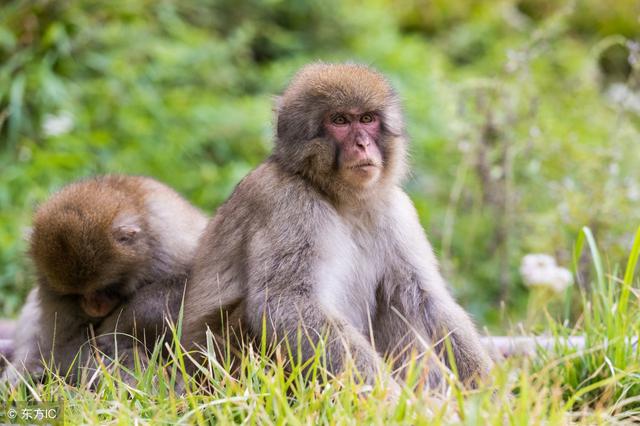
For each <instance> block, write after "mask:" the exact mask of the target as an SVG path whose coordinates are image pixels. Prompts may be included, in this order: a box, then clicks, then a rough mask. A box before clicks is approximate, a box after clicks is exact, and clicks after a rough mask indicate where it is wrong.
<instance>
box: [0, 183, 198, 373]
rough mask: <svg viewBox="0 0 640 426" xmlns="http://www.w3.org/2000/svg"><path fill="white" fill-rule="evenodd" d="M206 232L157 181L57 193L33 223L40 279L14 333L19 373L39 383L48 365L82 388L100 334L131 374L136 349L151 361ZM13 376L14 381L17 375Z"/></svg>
mask: <svg viewBox="0 0 640 426" xmlns="http://www.w3.org/2000/svg"><path fill="white" fill-rule="evenodd" d="M205 226H206V218H205V216H204V215H203V214H202V213H200V212H199V211H198V210H197V209H196V208H194V207H193V206H191V205H190V204H189V203H188V202H187V201H186V200H184V199H183V198H182V197H180V196H179V195H178V194H177V193H176V192H174V191H173V190H171V189H170V188H168V187H167V186H165V185H163V184H161V183H159V182H157V181H155V180H152V179H150V178H145V177H133V176H116V175H113V176H104V177H98V178H94V179H89V180H85V181H81V182H78V183H74V184H71V185H69V186H67V187H65V188H63V189H62V190H61V191H59V192H58V193H56V194H54V195H53V196H52V197H51V198H50V199H49V200H48V201H46V202H45V203H44V204H43V205H41V206H40V207H39V208H38V209H37V211H36V214H35V217H34V221H33V232H32V234H31V237H30V249H29V254H30V256H31V258H32V260H33V263H34V265H35V268H36V272H37V279H38V281H37V286H36V288H34V289H33V290H32V292H31V293H30V294H29V297H28V299H27V303H26V305H25V306H24V308H23V311H22V314H21V316H20V319H19V320H18V325H17V327H16V333H15V336H14V343H13V345H14V347H15V351H14V354H13V356H12V357H11V361H12V364H13V365H14V367H16V368H17V371H18V372H21V373H23V372H27V373H30V374H32V375H34V376H39V375H41V374H42V372H43V369H44V367H45V364H46V365H49V366H51V367H53V368H54V369H58V370H59V371H60V373H61V374H63V375H67V377H68V378H69V379H70V380H71V381H74V380H76V379H78V378H79V377H78V375H77V372H78V367H86V366H88V365H89V364H90V361H91V359H92V357H93V356H94V354H92V350H91V345H89V344H88V342H89V340H91V338H92V334H93V335H95V336H97V339H96V340H95V342H94V343H95V344H96V346H97V349H98V350H99V351H100V352H102V353H104V354H106V355H107V356H109V357H115V355H116V350H117V354H118V356H120V357H121V358H122V360H123V362H124V363H125V365H127V366H129V367H131V366H133V358H134V350H138V347H139V346H142V348H143V350H142V351H140V352H139V353H140V354H141V355H142V356H143V357H144V352H145V351H144V347H145V343H146V347H147V349H152V348H153V346H152V345H154V344H155V343H156V340H157V339H158V338H160V337H162V336H163V333H165V331H166V320H167V317H172V318H173V319H174V320H175V319H177V314H178V311H179V308H180V304H181V301H182V296H183V291H184V284H185V282H186V278H187V275H188V273H189V271H190V267H191V262H192V258H193V254H194V252H195V247H196V244H197V241H198V239H199V237H200V234H201V233H202V231H203V230H204V228H205ZM131 336H135V337H136V338H137V340H139V341H142V342H143V343H142V344H141V345H138V344H137V342H136V341H134V339H133V338H132V337H131ZM116 346H117V348H116ZM81 349H82V351H80V350H81ZM79 351H80V354H79ZM76 357H78V358H76ZM142 359H144V358H142ZM43 361H44V363H45V364H43ZM50 362H53V364H49V363H50ZM72 367H73V368H72ZM7 377H8V378H9V379H10V380H11V381H16V380H17V375H16V370H11V371H8V372H7Z"/></svg>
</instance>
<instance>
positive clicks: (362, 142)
mask: <svg viewBox="0 0 640 426" xmlns="http://www.w3.org/2000/svg"><path fill="white" fill-rule="evenodd" d="M370 144H371V143H370V142H369V138H367V137H363V136H359V137H357V138H356V145H357V146H359V147H362V148H366V147H368V146H369V145H370Z"/></svg>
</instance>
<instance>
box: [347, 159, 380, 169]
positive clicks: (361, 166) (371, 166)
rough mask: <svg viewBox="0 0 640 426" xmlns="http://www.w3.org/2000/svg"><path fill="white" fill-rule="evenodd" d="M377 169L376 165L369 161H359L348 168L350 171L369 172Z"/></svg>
mask: <svg viewBox="0 0 640 426" xmlns="http://www.w3.org/2000/svg"><path fill="white" fill-rule="evenodd" d="M376 167H378V165H377V164H376V163H374V162H373V161H371V160H365V161H360V162H358V163H355V164H352V165H350V166H349V167H348V168H349V169H351V170H370V169H374V168H376Z"/></svg>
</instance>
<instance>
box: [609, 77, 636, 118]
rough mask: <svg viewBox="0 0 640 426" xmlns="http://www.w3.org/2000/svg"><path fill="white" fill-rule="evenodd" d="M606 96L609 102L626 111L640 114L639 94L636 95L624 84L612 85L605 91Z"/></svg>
mask: <svg viewBox="0 0 640 426" xmlns="http://www.w3.org/2000/svg"><path fill="white" fill-rule="evenodd" d="M606 96H607V97H608V98H609V101H610V102H613V103H614V104H618V105H620V106H621V107H622V108H623V109H626V110H627V111H632V112H635V113H636V114H640V93H636V92H634V91H633V90H631V88H629V86H627V85H626V84H624V83H613V84H612V85H611V86H610V87H609V89H607V92H606Z"/></svg>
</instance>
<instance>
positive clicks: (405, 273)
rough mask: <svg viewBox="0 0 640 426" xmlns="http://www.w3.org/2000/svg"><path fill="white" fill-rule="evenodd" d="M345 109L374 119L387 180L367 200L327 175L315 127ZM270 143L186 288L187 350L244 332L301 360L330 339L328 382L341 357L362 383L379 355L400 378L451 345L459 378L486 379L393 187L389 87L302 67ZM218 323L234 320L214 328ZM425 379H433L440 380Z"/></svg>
mask: <svg viewBox="0 0 640 426" xmlns="http://www.w3.org/2000/svg"><path fill="white" fill-rule="evenodd" d="M349 108H358V109H359V110H360V111H374V112H375V113H376V114H377V116H378V117H380V120H381V126H382V127H381V134H380V136H379V138H378V140H377V141H376V144H377V145H378V146H379V148H380V151H381V152H382V157H383V164H384V166H383V167H384V170H383V173H382V175H381V177H380V178H379V180H377V181H376V182H375V183H374V184H372V185H371V187H369V188H367V189H366V190H363V189H362V188H361V187H360V188H358V187H356V186H354V185H352V183H351V182H348V181H344V180H343V179H341V178H339V177H338V173H337V171H338V168H339V167H340V164H339V161H338V160H337V159H338V153H339V152H338V151H339V149H340V148H339V146H338V145H337V143H336V141H335V140H332V139H331V138H330V137H328V136H327V135H326V132H325V131H324V128H323V124H322V118H323V117H325V116H326V115H327V114H328V113H332V112H334V111H338V112H339V111H343V110H345V109H349ZM276 136H277V137H276V146H275V150H274V153H273V155H272V156H271V157H270V158H269V159H268V160H266V161H265V162H264V163H263V164H262V165H261V166H259V167H258V168H257V169H255V170H254V171H253V172H251V173H250V174H249V175H248V176H247V177H246V178H245V179H243V181H242V182H241V183H240V184H239V185H238V187H237V188H236V190H235V191H234V193H233V194H232V196H231V197H230V198H229V200H227V202H226V203H225V204H224V205H223V206H222V207H220V209H219V210H218V212H217V214H216V215H215V217H214V218H213V219H212V220H211V222H210V223H209V225H208V227H207V229H206V231H205V234H204V236H203V238H202V240H201V243H200V245H199V248H198V251H197V254H196V260H195V263H194V271H193V275H192V277H191V278H190V279H189V282H188V283H187V292H186V300H185V318H184V334H183V342H184V344H185V345H186V346H187V347H188V348H193V347H194V346H196V345H204V343H205V330H206V328H207V326H208V327H210V328H211V329H212V330H213V332H214V333H216V334H223V333H224V332H225V329H227V328H231V329H232V331H233V332H237V330H238V329H239V328H240V327H241V328H242V330H243V332H244V333H245V335H246V337H248V338H249V339H259V338H260V336H261V335H262V332H263V331H266V332H267V336H268V339H269V341H270V342H271V343H274V344H275V343H277V342H279V341H280V340H281V339H283V338H286V339H288V343H289V345H291V346H293V353H294V354H295V353H298V351H299V352H300V353H301V354H302V357H303V360H304V359H308V358H309V357H311V356H313V353H314V349H313V348H314V345H315V344H316V343H317V342H318V336H319V335H321V334H323V333H327V335H326V337H327V341H326V342H327V346H326V351H327V367H328V368H329V369H330V371H332V372H339V371H342V370H343V369H344V366H345V362H346V361H347V359H352V360H353V362H354V363H355V365H356V367H358V369H359V370H360V372H361V373H362V375H363V376H364V378H365V380H366V381H371V380H372V379H373V378H374V377H375V375H376V374H378V372H379V371H380V366H381V363H382V356H387V357H390V358H391V359H392V360H393V362H394V364H395V366H396V367H397V369H398V372H399V373H400V372H401V371H402V367H403V366H404V365H405V364H406V362H407V360H408V358H409V356H410V355H411V354H412V353H413V354H418V355H424V354H427V358H429V355H428V354H429V352H430V351H431V350H432V349H435V351H436V353H438V354H439V355H441V356H443V354H442V352H443V351H442V349H443V339H444V338H445V337H448V338H449V339H450V340H451V343H452V346H453V355H454V357H455V360H456V364H457V368H458V371H459V373H460V377H461V379H462V380H464V381H467V382H468V381H472V380H474V379H475V378H478V377H479V376H482V375H484V374H485V373H486V371H487V370H488V368H489V363H490V361H489V358H488V356H487V355H486V353H485V351H484V349H483V348H482V346H481V344H480V341H479V338H478V334H477V332H476V330H475V328H474V326H473V324H472V322H471V320H470V319H469V317H468V315H467V314H466V313H465V312H464V310H463V309H462V308H461V307H460V306H459V305H458V304H456V302H455V301H454V300H453V298H452V297H451V296H450V294H449V292H448V290H447V288H446V284H445V282H444V280H443V279H442V277H441V275H440V273H439V271H438V266H437V261H436V259H435V257H434V255H433V252H432V250H431V246H430V245H429V242H428V241H427V238H426V236H425V234H424V231H423V229H422V227H421V226H420V223H419V221H418V217H417V214H416V212H415V209H414V207H413V205H412V203H411V201H410V200H409V198H408V197H407V195H406V194H405V193H404V192H403V191H402V189H401V188H400V187H399V184H400V181H401V179H402V177H403V175H404V168H405V167H404V164H405V149H406V148H405V144H406V142H405V138H404V127H403V123H402V117H401V113H400V108H399V104H398V99H397V96H396V95H395V93H394V92H393V90H392V89H391V87H390V86H389V85H388V83H387V82H386V80H385V79H384V78H383V77H382V76H381V75H380V74H379V73H377V72H375V71H373V70H371V69H369V68H367V67H364V66H361V65H350V64H347V65H340V64H338V65H334V64H324V63H319V64H312V65H309V66H307V67H305V68H303V69H302V70H301V71H300V72H299V73H298V74H297V75H296V77H294V79H293V81H292V83H291V85H290V86H289V88H288V89H287V90H286V91H285V92H284V95H283V97H282V99H281V101H280V105H279V107H278V110H277V135H276ZM226 317H230V318H235V320H234V322H231V323H229V322H228V323H226V324H225V322H224V321H221V318H226ZM263 320H266V322H263ZM238 323H240V325H239V324H238ZM370 324H371V328H370V326H369V325H370ZM265 325H266V330H263V326H265ZM298 331H302V333H303V335H304V336H305V337H304V338H302V339H301V340H300V341H299V342H298V340H297V339H296V338H295V337H294V336H295V335H296V333H297V332H298ZM372 338H373V339H372ZM433 345H435V348H434V347H433ZM444 361H445V363H446V362H447V359H446V357H444ZM431 364H432V365H433V364H434V363H433V362H432V363H431ZM429 374H430V382H431V383H432V384H434V385H435V384H437V383H439V382H440V374H441V373H440V370H439V369H437V368H435V367H434V368H432V369H431V371H430V372H429Z"/></svg>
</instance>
